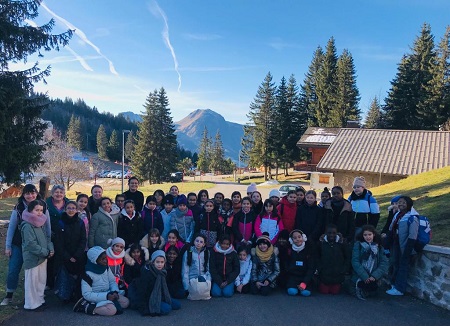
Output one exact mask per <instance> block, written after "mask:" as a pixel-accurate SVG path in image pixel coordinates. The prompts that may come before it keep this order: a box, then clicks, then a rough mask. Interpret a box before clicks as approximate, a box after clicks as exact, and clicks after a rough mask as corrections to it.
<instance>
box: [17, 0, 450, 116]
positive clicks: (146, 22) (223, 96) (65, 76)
mask: <svg viewBox="0 0 450 326" xmlns="http://www.w3.org/2000/svg"><path fill="white" fill-rule="evenodd" d="M51 18H53V19H55V27H54V29H53V33H60V32H62V31H64V30H67V29H68V28H70V29H74V30H75V34H74V36H73V37H72V39H71V40H70V43H69V46H68V47H65V48H62V49H61V50H60V51H59V52H57V51H51V52H44V53H43V54H44V57H43V58H37V57H36V56H31V57H30V58H29V60H28V65H31V64H33V63H34V62H35V61H36V60H39V63H40V65H41V66H42V67H45V66H46V65H51V76H50V77H48V78H47V79H46V80H47V84H44V83H42V82H41V83H39V84H37V85H35V89H36V90H38V91H44V92H47V93H48V95H49V96H50V97H52V98H62V99H63V98H65V97H71V98H73V99H77V98H82V99H83V100H84V101H85V102H86V103H87V104H88V105H89V106H95V107H96V108H97V109H98V110H99V111H100V112H103V111H107V112H111V113H113V114H118V113H119V112H124V111H132V112H134V113H138V114H139V113H141V112H143V110H144V109H143V105H144V103H145V99H146V97H147V95H148V94H149V93H150V92H152V91H153V90H155V89H159V88H161V87H164V88H165V90H166V92H167V94H168V98H169V103H170V109H171V113H172V117H173V119H174V121H179V120H181V119H182V118H183V117H185V116H186V115H188V114H189V113H190V112H192V111H193V110H196V109H207V108H208V109H211V110H214V111H216V112H218V113H220V114H221V115H222V116H224V118H225V119H226V120H228V121H233V122H238V123H246V122H247V117H246V114H247V113H248V111H249V105H250V103H251V102H252V100H253V99H254V97H255V95H256V92H257V90H258V87H259V86H260V84H261V83H262V81H263V80H264V77H265V76H266V75H267V73H268V72H270V73H271V74H272V75H273V80H274V82H275V83H276V84H278V83H279V81H280V80H281V78H282V77H283V76H285V77H286V78H288V77H289V76H290V75H291V74H294V76H295V77H296V79H297V82H298V84H302V83H303V80H304V77H305V73H306V72H307V70H308V66H309V64H310V63H311V59H312V55H313V52H314V51H315V50H316V49H317V47H318V46H321V47H322V48H325V46H326V44H327V41H328V40H329V39H330V37H334V38H335V42H336V47H337V50H338V54H340V53H342V51H343V50H344V49H348V50H349V51H350V53H351V54H352V56H353V59H354V63H355V67H356V74H357V86H358V88H359V92H360V95H361V100H360V104H359V105H360V109H361V110H362V112H363V113H365V112H367V110H368V107H369V105H370V102H371V100H372V99H373V98H374V96H377V97H379V98H381V99H382V100H383V99H384V98H385V96H386V94H387V92H388V90H389V88H390V82H391V80H392V79H393V78H394V77H395V74H396V72H397V65H398V63H399V62H400V60H401V57H402V55H403V54H405V53H408V52H410V47H411V46H412V45H413V42H414V40H415V39H416V37H417V35H419V33H420V30H421V27H422V25H423V23H425V22H426V23H429V24H430V25H431V29H432V32H433V34H434V36H435V42H436V43H438V42H439V40H440V39H441V37H442V36H443V34H444V32H445V28H446V27H447V25H449V24H450V1H448V0H430V1H419V0H407V1H404V0H398V1H393V0H371V1H361V0H354V1H349V0H340V1H301V0H271V1H268V0H229V1H226V0H220V1H219V0H203V1H200V0H166V1H163V0H158V1H155V0H148V1H144V0H132V1H123V0H95V1H93V0H76V1H74V0H72V1H67V0H46V1H44V2H43V3H42V5H41V7H40V9H39V16H38V17H37V18H36V19H34V21H28V22H27V23H28V24H30V25H36V24H37V25H42V24H44V23H46V22H48V21H49V20H50V19H51ZM17 66H20V64H19V65H17ZM12 68H13V66H12Z"/></svg>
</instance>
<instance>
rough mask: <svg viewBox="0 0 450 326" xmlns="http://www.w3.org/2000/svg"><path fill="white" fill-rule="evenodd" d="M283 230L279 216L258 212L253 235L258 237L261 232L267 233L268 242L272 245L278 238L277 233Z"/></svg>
mask: <svg viewBox="0 0 450 326" xmlns="http://www.w3.org/2000/svg"><path fill="white" fill-rule="evenodd" d="M282 230H284V225H283V221H282V220H281V218H280V216H278V215H276V216H273V215H268V214H260V215H258V216H257V217H256V220H255V236H256V238H259V237H260V236H262V234H263V232H268V233H269V238H270V242H271V243H272V245H274V244H275V243H276V242H277V240H278V234H279V233H280V231H282Z"/></svg>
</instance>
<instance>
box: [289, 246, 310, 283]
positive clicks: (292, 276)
mask: <svg viewBox="0 0 450 326" xmlns="http://www.w3.org/2000/svg"><path fill="white" fill-rule="evenodd" d="M315 270H316V250H315V244H314V243H312V242H309V241H306V242H305V247H304V248H303V250H301V251H298V252H297V251H294V250H291V252H290V254H289V260H288V263H287V268H286V272H287V278H288V280H287V283H286V286H287V288H297V285H299V284H300V283H306V284H308V283H309V282H310V281H311V279H312V277H313V275H314V272H315Z"/></svg>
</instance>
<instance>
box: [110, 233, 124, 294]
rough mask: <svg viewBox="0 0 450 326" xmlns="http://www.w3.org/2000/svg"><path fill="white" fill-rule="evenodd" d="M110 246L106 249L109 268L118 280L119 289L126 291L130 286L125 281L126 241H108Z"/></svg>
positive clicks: (117, 239) (120, 239)
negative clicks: (124, 258)
mask: <svg viewBox="0 0 450 326" xmlns="http://www.w3.org/2000/svg"><path fill="white" fill-rule="evenodd" d="M108 244H109V245H110V246H109V247H108V248H107V249H106V258H107V260H108V268H109V269H110V270H111V272H112V274H113V275H114V277H115V278H116V283H117V284H118V286H119V289H121V290H126V288H127V287H128V285H127V283H125V281H124V279H123V269H124V261H123V257H125V241H124V240H123V239H122V238H119V237H117V238H114V239H112V240H111V239H110V240H108Z"/></svg>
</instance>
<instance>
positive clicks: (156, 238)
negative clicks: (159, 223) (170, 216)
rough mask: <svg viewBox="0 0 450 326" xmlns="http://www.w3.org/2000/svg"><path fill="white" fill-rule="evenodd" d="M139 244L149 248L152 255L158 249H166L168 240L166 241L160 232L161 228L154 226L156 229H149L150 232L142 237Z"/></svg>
mask: <svg viewBox="0 0 450 326" xmlns="http://www.w3.org/2000/svg"><path fill="white" fill-rule="evenodd" d="M139 244H140V245H141V246H142V247H145V248H148V253H149V255H150V257H151V256H152V254H153V253H154V252H155V251H156V250H163V249H164V245H165V244H166V242H165V241H164V238H163V237H162V236H161V234H160V233H159V230H158V229H156V228H154V229H150V231H148V234H146V235H145V236H144V237H143V238H142V239H141V241H140V242H139Z"/></svg>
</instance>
